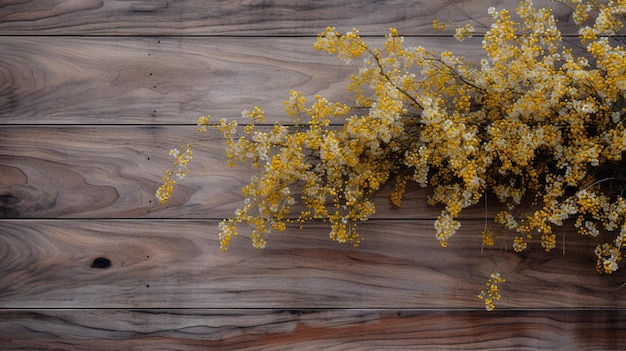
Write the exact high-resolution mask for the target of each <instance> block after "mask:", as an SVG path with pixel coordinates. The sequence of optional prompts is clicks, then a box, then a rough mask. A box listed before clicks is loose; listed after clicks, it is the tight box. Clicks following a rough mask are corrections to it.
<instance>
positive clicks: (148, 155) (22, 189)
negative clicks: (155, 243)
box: [0, 126, 502, 219]
mask: <svg viewBox="0 0 626 351" xmlns="http://www.w3.org/2000/svg"><path fill="white" fill-rule="evenodd" d="M188 140H189V141H198V142H199V144H198V145H197V146H196V147H195V152H194V160H193V161H192V163H191V164H190V169H191V174H190V175H189V176H188V177H187V178H185V180H184V181H181V182H179V184H178V186H177V187H176V189H175V190H174V196H173V198H172V199H170V201H168V203H166V204H165V205H162V204H159V202H158V200H157V198H156V197H155V196H154V193H155V191H156V189H157V188H158V187H159V185H160V184H161V177H162V176H163V175H164V174H165V170H166V169H167V168H168V167H171V163H172V161H173V158H172V157H170V156H168V154H169V150H170V149H171V148H173V147H177V146H178V145H180V144H181V143H184V142H186V141H188ZM254 172H255V170H254V169H252V168H250V167H248V166H247V165H241V166H240V167H238V168H231V167H228V166H227V164H226V158H225V156H224V145H223V139H222V137H221V135H220V133H219V132H217V131H210V132H208V133H206V134H200V133H198V132H197V131H196V128H195V127H194V126H61V127H44V126H28V127H27V126H21V127H17V126H13V127H7V126H5V127H2V128H0V218H136V217H146V218H213V219H221V218H226V217H230V216H232V215H233V214H234V211H235V209H236V208H237V207H240V206H242V205H243V198H242V193H241V188H242V186H244V185H245V184H247V183H248V182H249V181H250V177H251V176H252V175H253V174H254ZM393 183H394V181H393V180H391V181H390V183H389V184H388V185H387V186H385V188H384V189H383V190H381V191H380V192H379V193H378V194H377V195H376V197H375V199H374V203H375V204H376V206H377V211H376V215H375V216H374V218H405V219H411V218H413V219H433V218H436V217H437V215H438V214H439V213H440V211H441V209H442V208H441V207H431V206H429V205H428V204H427V197H428V195H429V194H430V189H428V188H421V187H419V186H418V185H417V184H412V185H410V186H409V187H408V188H407V193H406V195H405V197H404V200H403V203H404V205H403V206H401V207H396V206H394V205H392V204H391V201H390V200H389V198H390V194H391V191H392V190H393ZM297 190H298V188H297V185H296V186H295V187H294V192H297ZM296 194H297V193H296ZM500 210H502V206H501V205H500V204H499V203H498V202H497V200H496V199H495V198H493V197H491V198H489V200H488V202H487V206H486V207H485V204H484V203H481V204H478V205H476V206H474V207H472V208H469V209H466V210H465V211H464V212H463V213H462V217H463V218H492V217H493V215H495V213H497V212H498V211H500ZM293 211H294V212H293V213H294V214H295V216H297V214H298V213H299V209H298V207H294V210H293Z"/></svg>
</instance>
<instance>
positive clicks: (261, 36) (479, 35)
mask: <svg viewBox="0 0 626 351" xmlns="http://www.w3.org/2000/svg"><path fill="white" fill-rule="evenodd" d="M321 30H323V28H320V31H321ZM386 34H387V33H381V34H361V35H360V36H361V38H380V37H383V36H385V35H386ZM399 34H400V35H401V36H403V37H405V38H448V39H451V38H454V35H453V34H402V33H399ZM485 34H486V33H474V34H473V35H472V37H474V38H484V37H485ZM22 37H25V38H38V37H41V38H227V39H238V38H239V39H254V38H259V39H272V38H317V37H318V35H317V34H271V35H270V34H249V35H247V34H0V38H22ZM561 37H562V38H578V37H579V35H578V34H561Z"/></svg>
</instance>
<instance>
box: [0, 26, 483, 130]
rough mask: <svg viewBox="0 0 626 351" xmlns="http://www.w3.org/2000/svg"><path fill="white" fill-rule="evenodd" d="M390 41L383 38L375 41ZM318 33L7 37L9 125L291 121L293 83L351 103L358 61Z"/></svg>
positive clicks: (421, 41) (439, 44) (1, 115)
mask: <svg viewBox="0 0 626 351" xmlns="http://www.w3.org/2000/svg"><path fill="white" fill-rule="evenodd" d="M371 41H372V42H373V43H374V44H373V45H382V42H381V40H380V38H378V39H373V40H371ZM314 43H315V39H313V38H262V39H259V38H189V37H184V38H178V37H175V38H135V37H133V38H117V37H114V38H108V37H106V38H102V37H101V38H83V37H78V38H77V37H69V38H67V37H64V38H54V40H50V39H49V38H46V37H32V38H31V37H26V38H24V37H12V38H4V39H3V40H2V41H0V81H3V82H5V84H6V86H5V88H4V89H2V91H0V124H9V123H12V124H15V123H19V124H112V123H113V124H138V123H142V124H181V123H183V124H189V123H195V119H196V118H197V117H199V116H204V115H206V114H208V113H210V114H211V115H212V116H214V117H216V118H219V117H228V118H232V117H240V116H241V111H242V110H244V109H249V110H251V109H252V108H253V107H254V106H259V107H261V108H263V109H264V110H265V111H266V113H267V119H268V122H270V123H273V122H274V121H275V120H280V121H283V122H285V121H288V119H287V118H285V113H284V106H283V104H282V102H283V101H284V100H285V99H288V97H289V91H290V90H291V89H294V90H298V91H302V92H303V93H304V94H306V95H307V96H309V97H312V96H313V95H315V94H322V95H323V96H326V97H328V98H329V99H330V98H332V99H333V100H335V101H343V102H350V101H351V94H350V93H349V92H348V91H347V89H346V85H347V82H349V79H350V75H351V74H354V73H356V72H357V71H358V65H357V64H355V65H346V64H345V63H343V62H341V61H339V60H338V59H336V58H335V57H332V56H330V55H328V54H326V53H323V52H318V51H316V50H315V49H314V48H313V44H314ZM407 44H409V45H422V46H424V47H431V48H432V50H433V51H441V50H443V49H455V50H456V49H458V48H460V47H464V48H466V49H465V50H463V52H464V54H465V55H468V56H474V57H476V56H478V55H481V54H482V49H481V48H480V39H479V38H475V39H473V40H470V41H468V42H466V43H459V42H458V41H457V40H455V39H454V38H445V39H438V38H411V39H410V40H409V39H407Z"/></svg>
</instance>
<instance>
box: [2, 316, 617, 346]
mask: <svg viewBox="0 0 626 351" xmlns="http://www.w3.org/2000/svg"><path fill="white" fill-rule="evenodd" d="M624 331H626V312H624V311H623V310H614V311H608V310H591V311H587V310H563V311H496V312H492V313H487V312H484V311H462V310H451V311H432V310H371V309H365V310H236V309H234V310H231V309H228V310H221V309H220V310H131V311H128V310H90V309H87V310H78V311H77V310H37V309H35V310H32V311H23V310H3V311H0V344H1V345H3V348H4V349H7V350H18V349H19V350H22V349H28V350H76V351H78V350H89V351H91V350H107V351H113V350H124V351H126V350H156V349H159V350H162V349H167V350H199V349H202V350H207V349H210V350H235V349H236V350H320V349H323V350H359V351H362V350H382V349H384V350H390V349H394V350H404V349H410V350H502V349H515V350H536V349H541V350H576V349H584V350H619V349H622V348H623V347H624V345H626V337H625V336H624V335H625V333H624Z"/></svg>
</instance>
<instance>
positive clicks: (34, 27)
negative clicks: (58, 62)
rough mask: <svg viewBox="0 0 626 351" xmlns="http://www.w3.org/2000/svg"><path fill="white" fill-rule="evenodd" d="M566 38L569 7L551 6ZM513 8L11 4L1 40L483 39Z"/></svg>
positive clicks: (2, 19) (14, 0)
mask: <svg viewBox="0 0 626 351" xmlns="http://www.w3.org/2000/svg"><path fill="white" fill-rule="evenodd" d="M536 3H537V4H538V5H542V6H552V7H553V8H554V11H555V14H556V17H557V18H558V19H559V20H560V21H561V22H562V23H563V25H564V27H565V30H566V32H575V30H574V29H572V23H571V19H570V16H569V15H570V13H571V11H570V10H569V7H568V6H566V5H564V4H563V3H560V2H557V1H552V0H539V1H536ZM516 4H517V1H511V0H505V1H503V0H481V1H469V0H461V1H458V0H456V1H454V0H445V1H429V0H417V1H393V0H383V1H380V0H365V1H363V0H349V1H341V2H337V1H333V0H323V1H316V0H301V1H292V0H277V1H266V0H252V1H226V0H214V1H201V0H183V1H168V0H159V1H115V0H80V1H79V0H73V1H67V0H65V1H64V0H47V1H42V0H31V1H24V0H19V1H18V0H5V1H3V2H2V4H0V35H15V34H18V35H122V36H127V35H186V36H189V35H252V36H258V35H267V36H277V35H315V34H317V33H319V32H320V29H323V28H325V27H326V26H337V27H338V28H341V29H342V30H350V29H352V28H354V27H357V28H359V29H360V31H361V32H362V33H363V34H370V35H372V34H373V35H380V34H381V33H384V31H386V30H387V29H388V27H389V26H390V25H393V26H395V27H396V28H398V30H400V31H401V32H402V33H404V35H433V34H434V35H440V34H442V33H441V32H438V31H434V30H433V28H432V21H433V20H434V19H439V20H441V21H444V22H447V21H450V26H451V28H454V27H455V26H457V25H464V24H465V23H472V24H473V25H474V26H475V27H476V29H477V32H484V31H485V26H488V24H489V23H490V22H489V21H490V17H489V15H488V14H487V8H488V7H489V6H495V7H498V8H508V9H510V10H514V9H515V6H516Z"/></svg>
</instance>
